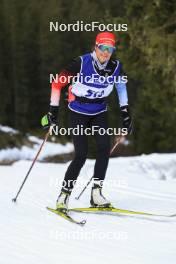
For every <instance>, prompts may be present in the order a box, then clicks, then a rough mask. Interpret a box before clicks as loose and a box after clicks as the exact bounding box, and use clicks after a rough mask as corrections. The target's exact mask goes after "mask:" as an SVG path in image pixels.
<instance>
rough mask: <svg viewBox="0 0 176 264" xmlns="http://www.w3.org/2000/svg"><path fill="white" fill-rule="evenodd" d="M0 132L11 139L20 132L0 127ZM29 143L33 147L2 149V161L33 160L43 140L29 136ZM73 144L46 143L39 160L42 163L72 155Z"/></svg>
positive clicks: (0, 157) (0, 156)
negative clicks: (56, 156) (66, 154)
mask: <svg viewBox="0 0 176 264" xmlns="http://www.w3.org/2000/svg"><path fill="white" fill-rule="evenodd" d="M0 131H2V132H5V133H7V134H9V135H10V136H11V137H13V135H15V134H18V133H19V131H18V130H15V129H13V128H11V127H8V126H3V125H0ZM27 139H28V141H29V142H31V143H33V144H34V145H33V146H32V147H29V146H21V148H17V147H14V148H5V149H0V161H1V162H3V161H17V160H33V159H34V158H35V156H36V154H37V152H38V150H39V148H40V146H41V144H42V142H43V140H42V139H39V138H37V137H35V136H27ZM73 150H74V148H73V144H72V143H67V144H65V145H63V144H60V143H55V142H46V143H45V147H44V148H43V150H42V152H41V154H40V156H39V158H38V160H40V161H42V160H44V159H45V158H46V157H49V156H54V155H59V154H64V153H71V152H73Z"/></svg>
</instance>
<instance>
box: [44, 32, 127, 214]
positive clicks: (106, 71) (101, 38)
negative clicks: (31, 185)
mask: <svg viewBox="0 0 176 264" xmlns="http://www.w3.org/2000/svg"><path fill="white" fill-rule="evenodd" d="M114 51H115V35H114V34H113V33H111V32H101V33H99V34H98V35H97V36H96V43H95V49H94V51H93V52H92V53H88V54H85V55H82V56H79V57H78V58H76V59H74V60H72V61H71V63H70V64H69V65H68V66H67V67H66V68H65V69H64V70H62V71H61V73H60V74H59V78H58V79H59V81H58V82H53V83H52V90H51V101H50V108H49V112H48V114H47V115H46V116H45V122H44V121H43V126H45V127H50V126H51V125H56V124H57V115H58V110H59V99H60V93H61V89H62V88H63V87H65V86H66V85H67V84H68V83H70V78H69V77H72V78H73V77H74V76H76V75H77V74H79V76H80V77H77V81H75V82H72V84H71V86H70V87H69V103H68V108H69V119H70V126H71V127H72V128H75V127H76V126H77V125H80V126H82V127H83V128H84V129H86V128H88V127H89V128H90V127H92V126H98V127H99V128H103V129H107V128H108V123H107V97H108V96H109V94H110V93H111V91H112V89H113V86H114V84H115V87H116V89H117V93H118V97H119V103H120V109H121V114H122V119H123V127H125V128H127V130H128V133H131V130H132V122H131V117H130V114H129V107H128V96H127V90H126V84H125V83H124V82H120V83H118V84H117V83H115V82H114V81H111V82H110V83H108V82H107V78H108V77H109V78H111V80H114V79H115V78H117V77H119V78H122V64H121V63H120V62H119V61H118V60H113V59H112V58H111V55H112V53H113V52H114ZM86 76H87V77H89V78H87V79H88V81H86V80H85V79H86V78H85V77H86ZM102 76H103V77H102ZM60 77H62V80H63V77H64V79H65V80H66V81H65V82H61V81H60V80H61V78H60ZM81 77H82V78H81ZM93 77H96V78H94V79H95V80H94V79H93ZM97 77H100V78H104V82H102V81H99V79H98V78H97ZM92 80H93V81H92ZM43 120H44V119H43ZM94 136H95V140H96V145H97V156H96V162H95V166H94V174H93V176H94V181H93V185H92V191H91V199H90V203H91V206H94V207H95V206H96V207H108V206H109V207H110V206H111V203H110V202H109V201H108V200H107V199H106V198H105V197H104V196H103V195H102V182H103V181H104V179H105V174H106V170H107V167H108V161H109V153H110V136H109V135H108V134H107V133H105V134H103V135H102V134H101V135H100V134H99V133H98V132H97V133H95V135H94ZM87 140H88V138H87V135H86V134H80V135H73V144H74V148H75V157H74V159H73V160H72V162H71V163H70V165H69V166H68V168H67V171H66V173H65V177H64V181H63V185H62V189H61V192H60V194H59V196H58V199H57V202H56V208H57V209H68V201H69V197H70V194H71V192H72V190H73V187H74V183H75V181H76V179H77V177H78V175H79V173H80V170H81V168H82V167H83V165H84V163H85V161H86V157H87V149H88V141H87Z"/></svg>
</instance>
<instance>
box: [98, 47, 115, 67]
mask: <svg viewBox="0 0 176 264" xmlns="http://www.w3.org/2000/svg"><path fill="white" fill-rule="evenodd" d="M95 52H96V55H97V58H98V60H99V61H100V63H104V62H106V61H107V60H109V59H110V57H111V55H112V52H109V50H108V49H105V50H104V51H102V50H101V49H99V47H98V46H95Z"/></svg>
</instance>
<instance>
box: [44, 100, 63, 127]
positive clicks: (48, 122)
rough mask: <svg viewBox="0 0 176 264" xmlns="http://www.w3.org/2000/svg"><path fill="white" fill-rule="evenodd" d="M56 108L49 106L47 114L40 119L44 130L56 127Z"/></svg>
mask: <svg viewBox="0 0 176 264" xmlns="http://www.w3.org/2000/svg"><path fill="white" fill-rule="evenodd" d="M58 109H59V107H58V106H52V105H50V108H49V112H48V113H47V114H46V115H44V116H43V117H42V119H41V124H42V126H43V128H44V129H47V128H49V127H50V126H56V125H57V116H58Z"/></svg>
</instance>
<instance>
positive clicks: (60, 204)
mask: <svg viewBox="0 0 176 264" xmlns="http://www.w3.org/2000/svg"><path fill="white" fill-rule="evenodd" d="M69 198H70V192H68V191H61V193H60V194H59V196H58V198H57V201H56V209H57V210H60V211H63V212H66V211H68V202H69Z"/></svg>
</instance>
